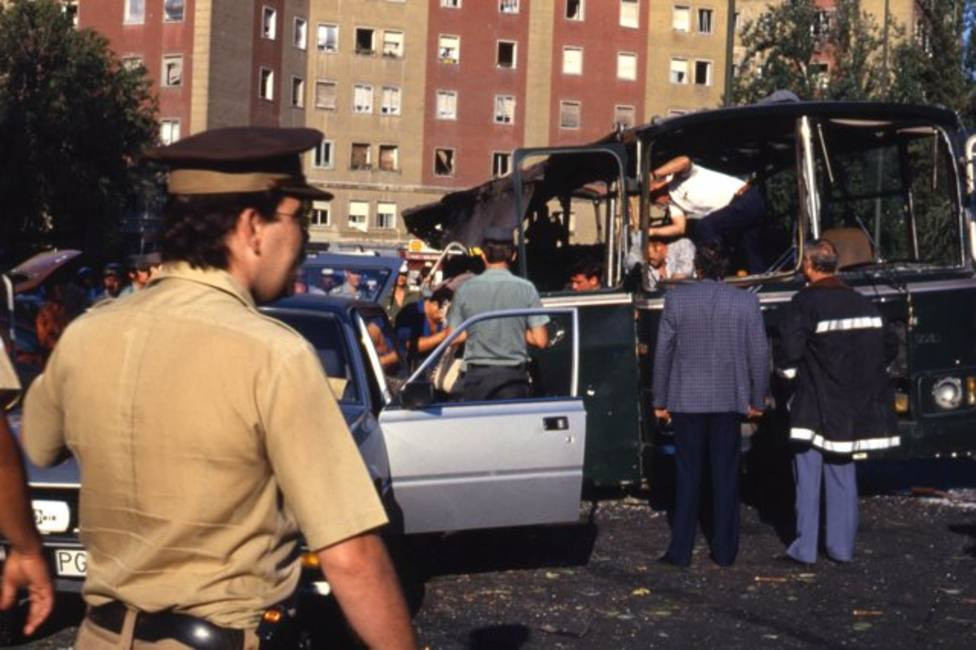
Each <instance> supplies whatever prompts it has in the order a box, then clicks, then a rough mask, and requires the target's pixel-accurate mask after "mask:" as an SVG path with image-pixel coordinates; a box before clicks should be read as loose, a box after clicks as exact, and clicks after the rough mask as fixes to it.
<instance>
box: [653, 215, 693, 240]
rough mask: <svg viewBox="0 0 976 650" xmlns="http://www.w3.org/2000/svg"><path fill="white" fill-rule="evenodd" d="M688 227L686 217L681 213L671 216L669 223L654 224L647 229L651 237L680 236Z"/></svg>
mask: <svg viewBox="0 0 976 650" xmlns="http://www.w3.org/2000/svg"><path fill="white" fill-rule="evenodd" d="M687 228H688V218H687V217H686V216H685V215H683V214H675V215H672V216H671V223H669V224H668V225H666V226H655V227H653V228H648V229H647V234H648V235H650V236H651V237H680V236H682V235H684V234H685V231H686V230H687Z"/></svg>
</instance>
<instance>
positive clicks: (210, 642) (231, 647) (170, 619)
mask: <svg viewBox="0 0 976 650" xmlns="http://www.w3.org/2000/svg"><path fill="white" fill-rule="evenodd" d="M125 612H126V608H125V605H123V604H122V603H120V602H119V601H117V600H113V601H112V602H110V603H106V604H105V605H99V606H98V607H91V608H89V610H88V619H89V620H90V621H91V622H92V623H94V624H95V625H97V626H98V627H100V628H103V629H106V630H108V631H109V632H113V633H115V634H120V633H121V632H122V624H123V623H124V622H125ZM132 636H133V638H135V639H138V640H139V641H146V642H150V643H151V642H154V641H162V640H163V639H173V640H174V641H179V642H180V643H182V644H184V645H186V646H189V647H190V648H193V649H194V650H241V649H242V648H243V647H244V630H235V629H232V628H229V627H220V626H219V625H214V624H213V623H211V622H209V621H206V620H204V619H202V618H197V617H196V616H190V615H189V614H177V613H176V612H170V611H163V612H155V613H148V612H137V613H136V625H135V631H134V632H133V635H132Z"/></svg>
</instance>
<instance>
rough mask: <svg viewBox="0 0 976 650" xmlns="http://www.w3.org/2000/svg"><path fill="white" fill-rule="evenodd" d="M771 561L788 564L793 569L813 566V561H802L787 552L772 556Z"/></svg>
mask: <svg viewBox="0 0 976 650" xmlns="http://www.w3.org/2000/svg"><path fill="white" fill-rule="evenodd" d="M773 561H774V562H776V563H777V564H781V565H784V566H789V567H791V568H794V569H798V568H807V569H809V568H810V567H812V566H813V562H803V561H802V560H798V559H796V558H795V557H793V556H792V555H790V554H788V553H783V554H782V555H777V556H776V557H774V558H773Z"/></svg>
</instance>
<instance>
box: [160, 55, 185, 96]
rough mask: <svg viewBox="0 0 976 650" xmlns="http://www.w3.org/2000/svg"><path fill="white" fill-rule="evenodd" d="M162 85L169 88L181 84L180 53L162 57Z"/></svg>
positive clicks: (181, 60) (181, 56)
mask: <svg viewBox="0 0 976 650" xmlns="http://www.w3.org/2000/svg"><path fill="white" fill-rule="evenodd" d="M163 85H164V86H167V87H170V88H172V87H175V86H182V85H183V55H182V54H168V55H166V56H164V57H163Z"/></svg>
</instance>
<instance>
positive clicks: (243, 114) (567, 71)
mask: <svg viewBox="0 0 976 650" xmlns="http://www.w3.org/2000/svg"><path fill="white" fill-rule="evenodd" d="M767 1H768V0H738V2H737V4H736V11H737V13H738V14H739V17H738V18H739V24H740V25H741V24H742V22H743V21H744V19H746V18H748V17H751V16H754V15H758V12H759V11H761V10H762V9H763V8H764V7H765V6H766V3H767ZM830 4H831V2H830V0H825V1H824V15H825V20H828V19H829V12H830ZM77 5H78V7H77V20H78V24H79V26H80V27H83V28H84V27H91V28H94V29H96V30H98V31H100V32H102V33H103V34H105V35H106V36H107V37H108V38H109V40H110V43H111V46H112V48H113V49H114V50H115V52H116V53H117V54H118V55H119V56H120V57H121V58H122V59H123V61H125V62H126V63H127V64H129V65H137V64H141V65H143V66H145V68H146V70H147V71H148V73H149V76H150V77H151V78H152V79H153V84H154V90H155V91H156V92H157V93H158V96H159V107H160V127H161V130H160V139H161V141H163V142H172V141H175V140H177V139H179V138H180V137H185V136H187V135H189V134H191V133H196V132H199V131H202V130H204V129H208V128H214V127H220V126H234V125H243V124H254V125H280V126H309V127H314V128H317V129H319V130H321V131H322V132H323V133H324V134H325V137H324V139H323V141H322V142H321V143H320V145H319V146H318V147H316V148H315V150H313V151H311V152H309V154H308V159H307V161H306V165H305V168H306V170H307V174H308V176H309V178H310V180H311V181H312V182H314V183H316V184H319V185H322V186H324V187H327V188H328V189H329V190H330V191H332V192H333V193H334V194H335V197H334V198H333V200H332V201H329V202H319V203H316V204H315V205H314V206H313V208H314V213H313V224H312V239H313V241H367V240H369V241H386V242H389V243H392V242H398V241H403V240H405V239H406V238H407V237H408V235H407V233H406V231H405V228H404V226H403V221H402V218H401V215H402V213H403V211H404V210H405V209H407V208H409V207H412V206H414V205H418V204H421V203H427V202H430V201H434V200H437V199H439V198H440V197H441V196H442V195H443V194H444V193H446V192H450V191H455V190H458V189H461V188H466V187H470V186H472V185H475V184H478V183H481V182H483V181H485V180H486V179H488V178H490V177H493V176H502V175H505V174H507V173H509V172H510V170H511V165H512V152H513V151H514V150H515V149H516V148H519V147H524V146H547V145H571V144H581V143H585V142H591V141H593V140H596V139H598V138H600V137H602V136H603V135H605V134H606V133H608V132H609V131H611V130H612V129H614V128H615V127H616V126H617V125H620V126H623V127H627V126H631V125H635V124H641V123H644V122H647V121H649V120H650V119H652V118H653V117H654V116H666V115H669V114H676V113H680V112H685V111H689V110H696V109H700V108H708V107H715V106H718V105H720V104H721V102H722V95H723V92H724V86H725V63H724V62H725V51H726V25H727V15H728V14H727V11H728V3H727V2H726V1H725V0H672V1H671V2H657V1H652V0H356V1H351V0H79V1H78V2H77ZM875 5H877V6H875ZM885 5H886V0H865V5H864V7H865V9H866V10H868V11H871V12H873V13H876V15H881V14H883V11H884V6H885ZM887 6H888V9H889V11H890V12H892V15H894V16H895V17H896V18H897V17H898V16H900V15H906V13H905V12H908V13H909V14H910V12H911V11H912V10H913V7H914V4H913V0H887ZM879 22H880V21H879ZM901 22H907V21H904V20H902V21H901Z"/></svg>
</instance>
